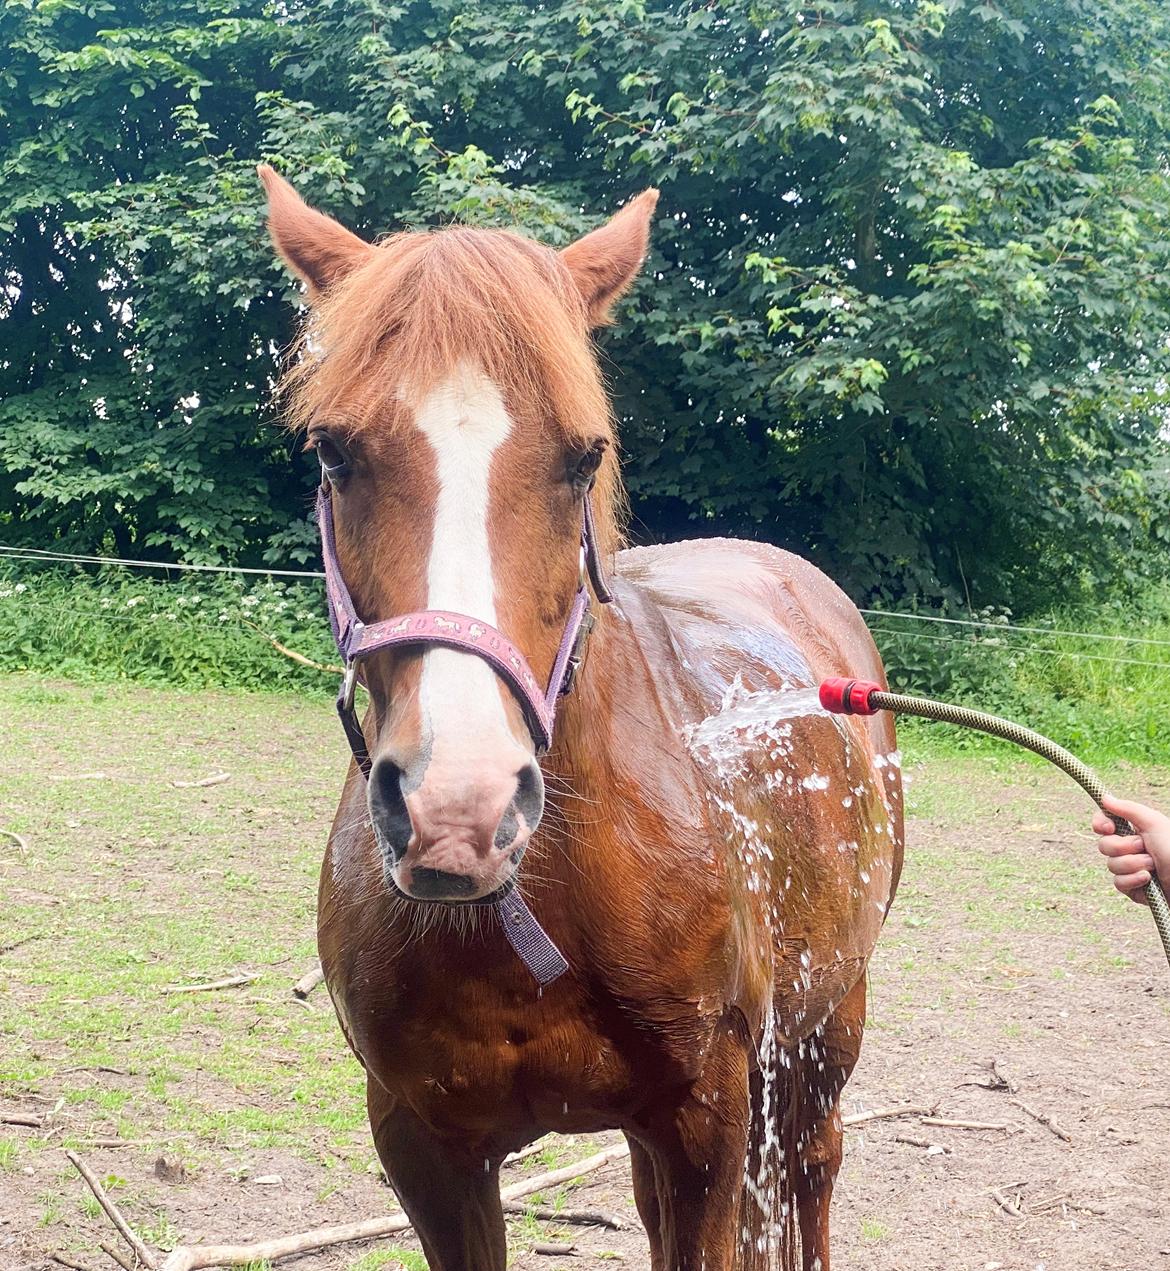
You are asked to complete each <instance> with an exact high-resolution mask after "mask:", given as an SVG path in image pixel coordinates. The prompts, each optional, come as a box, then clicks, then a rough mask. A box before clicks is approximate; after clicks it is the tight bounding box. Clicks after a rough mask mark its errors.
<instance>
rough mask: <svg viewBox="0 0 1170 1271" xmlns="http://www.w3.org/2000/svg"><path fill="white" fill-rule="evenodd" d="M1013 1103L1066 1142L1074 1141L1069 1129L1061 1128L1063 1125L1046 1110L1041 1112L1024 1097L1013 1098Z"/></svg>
mask: <svg viewBox="0 0 1170 1271" xmlns="http://www.w3.org/2000/svg"><path fill="white" fill-rule="evenodd" d="M1012 1103H1013V1104H1014V1105H1015V1106H1016V1107H1017V1108H1019V1109H1020V1111H1021V1112H1026V1113H1027V1114H1028V1115H1029V1116H1030V1117H1031V1118H1032V1120H1033V1121H1039V1122H1040V1124H1041V1125H1042V1126H1044V1128H1045V1129H1046V1130H1051V1131H1052V1133H1053V1134H1055V1135H1056V1137H1057V1138H1058V1139H1063V1140H1064V1141H1065V1142H1066V1143H1071V1142H1072V1135H1071V1134H1069V1133H1068V1131H1067V1130H1063V1129H1061V1127H1060V1126H1059V1125H1057V1124H1056V1122H1055V1121H1053V1119H1052V1118H1051V1117H1050V1116H1049V1115H1048V1114H1047V1113H1046V1112H1040V1111H1038V1110H1037V1109H1036V1108H1033V1107H1030V1106H1029V1105H1028V1104H1026V1103H1025V1102H1024V1101H1023V1099H1013V1100H1012Z"/></svg>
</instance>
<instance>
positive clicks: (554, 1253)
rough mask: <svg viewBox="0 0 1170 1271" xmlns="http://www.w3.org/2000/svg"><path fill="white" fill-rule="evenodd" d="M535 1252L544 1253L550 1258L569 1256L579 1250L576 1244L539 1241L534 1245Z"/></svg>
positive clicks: (533, 1250)
mask: <svg viewBox="0 0 1170 1271" xmlns="http://www.w3.org/2000/svg"><path fill="white" fill-rule="evenodd" d="M532 1252H533V1253H543V1254H545V1255H546V1256H547V1257H550V1258H558V1257H559V1258H567V1257H569V1256H570V1255H571V1254H574V1253H576V1252H577V1246H576V1245H558V1244H552V1243H551V1242H548V1241H544V1240H541V1241H538V1242H537V1243H536V1244H534V1245H533V1246H532Z"/></svg>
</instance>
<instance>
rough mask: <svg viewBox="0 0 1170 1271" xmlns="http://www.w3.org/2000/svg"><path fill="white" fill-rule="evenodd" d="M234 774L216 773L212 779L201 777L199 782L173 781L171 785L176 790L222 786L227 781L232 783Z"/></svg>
mask: <svg viewBox="0 0 1170 1271" xmlns="http://www.w3.org/2000/svg"><path fill="white" fill-rule="evenodd" d="M231 779H232V774H231V773H230V772H216V773H213V774H212V775H211V776H210V777H200V778H199V780H198V781H172V782H171V785H173V786H174V787H175V789H176V790H198V789H202V788H203V787H204V786H221V785H223V783H224V782H225V781H230V780H231Z"/></svg>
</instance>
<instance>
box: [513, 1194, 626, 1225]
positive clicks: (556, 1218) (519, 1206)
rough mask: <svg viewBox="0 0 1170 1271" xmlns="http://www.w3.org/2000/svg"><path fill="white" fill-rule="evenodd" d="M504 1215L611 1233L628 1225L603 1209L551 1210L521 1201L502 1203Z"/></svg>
mask: <svg viewBox="0 0 1170 1271" xmlns="http://www.w3.org/2000/svg"><path fill="white" fill-rule="evenodd" d="M504 1213H506V1214H531V1216H532V1217H533V1218H539V1219H540V1220H541V1222H568V1223H574V1224H576V1225H577V1226H579V1227H608V1228H609V1229H610V1230H611V1231H624V1230H625V1229H626V1227H627V1226H628V1225H629V1224H628V1223H626V1221H625V1220H624V1219H622V1218H619V1217H618V1216H617V1214H611V1213H609V1212H608V1211H606V1210H604V1209H553V1208H551V1207H550V1206H548V1205H535V1206H533V1205H526V1204H525V1203H524V1202H523V1201H522V1200H506V1201H504Z"/></svg>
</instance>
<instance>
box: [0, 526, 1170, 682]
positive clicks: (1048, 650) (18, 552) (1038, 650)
mask: <svg viewBox="0 0 1170 1271" xmlns="http://www.w3.org/2000/svg"><path fill="white" fill-rule="evenodd" d="M3 560H12V561H23V562H26V563H30V564H42V565H59V566H62V565H72V566H75V567H86V566H90V567H93V566H98V567H102V568H111V569H117V568H125V569H140V570H159V571H169V570H174V571H177V572H179V573H184V572H187V573H200V574H216V575H238V576H241V577H258V578H265V577H267V578H292V579H299V580H321V579H324V577H325V575H324V573H323V572H322V571H321V570H313V569H288V568H284V567H276V566H273V567H271V568H260V567H246V566H242V565H203V564H194V563H191V562H187V561H149V560H137V559H133V558H125V557H119V556H100V555H89V554H85V553H79V552H55V551H49V550H42V549H39V548H27V547H17V546H13V545H9V544H3V543H0V561H3ZM17 598H19V600H20V603H21V604H22V605H24V606H31V607H35V608H42V609H59V608H60V606H59V605H56V604H54V603H52V602H48V601H38V600H36V599H34V598H31V597H29V596H28V595H27V594H26V593H20V594H19V597H17V596H13V595H9V596H0V599H9V600H12V599H17ZM859 612H860V613H861V614H862V615H863V616H864V617H865V618H866V619H869V620H870V621H869V626H870V628H871V630H873V631H874V634H875V635H879V636H881V637H882V638H890V639H910V640H919V641H930V642H932V643H935V644H953V643H955V642H956V637H957V636H959V635H961V634H962V633H963V632H970V633H971V639H970V640H969V641H968V642H967V643H968V645H969V647H972V648H979V649H980V650H987V651H996V650H998V651H1002V652H1011V653H1013V654H1023V655H1026V656H1048V657H1061V658H1073V659H1075V660H1078V661H1086V662H1108V663H1112V664H1119V665H1127V666H1142V667H1147V668H1151V669H1157V670H1170V661H1166V662H1162V661H1153V660H1151V659H1149V658H1132V657H1123V656H1118V655H1116V654H1100V653H1084V652H1080V651H1076V650H1072V649H1057V648H1052V647H1050V646H1044V645H1036V644H1033V643H1030V642H1029V643H1026V644H1025V643H1022V642H1019V641H1014V640H1005V641H1002V642H1001V641H997V640H995V639H994V638H989V637H994V636H997V635H1008V634H1010V635H1023V636H1035V635H1040V636H1047V637H1048V638H1049V639H1054V638H1059V639H1074V640H1087V641H1094V640H1095V641H1105V642H1108V643H1111V644H1118V645H1130V646H1141V647H1143V648H1166V649H1170V640H1164V639H1158V638H1155V637H1152V636H1140V635H1137V636H1129V635H1119V634H1116V633H1113V632H1103V631H1074V630H1068V629H1063V628H1059V627H1044V626H1028V625H1020V624H1015V623H1009V622H1003V621H995V620H993V619H987V618H982V619H980V618H947V617H941V616H939V615H936V614H922V613H913V612H908V611H905V610H894V609H860V610H859ZM99 616H100V618H101V619H102V621H110V622H126V623H142V622H143V621H144V620H147V617H148V615H145V614H143V615H139V614H125V613H109V612H106V611H104V610H103V611H102V612H101V613H100V615H99ZM149 617H150V618H153V619H158V618H159V617H160V615H157V614H152V615H149ZM181 618H182V621H184V622H187V623H190V624H191V625H193V626H216V625H221V624H222V622H223V621H225V620H230V619H226V618H225V619H220V620H218V621H217V622H213V621H211V620H210V619H208V620H203V619H202V618H201V617H200V616H198V615H197V614H195V613H193V612H192V611H190V610H187V611H185V612H184V613H183V614H182V615H181ZM163 620H170V621H179V620H180V615H178V614H176V615H173V616H171V615H166V616H164V617H163ZM883 620H885V621H886V622H889V621H894V622H911V623H930V624H936V625H941V626H944V627H948V628H957V629H959V630H957V631H956V633H955V635H954V636H947V635H931V634H929V633H927V632H924V631H907V630H904V629H898V628H896V627H890V626H887V625H880V624H881V623H882V622H883ZM237 621H238V625H239V626H241V627H248V628H251V630H253V631H254V632H257V633H258V634H260V635H262V636H264V638H265V639H267V640H268V641H269V642H270V643H271V642H273V637H272V636H270V635H268V633H267V632H264V631H263V630H262V629H260V628H259V627H257V626H256V625H255V624H254V623H251V622H247V621H245V620H242V619H239V620H237ZM981 633H985V634H981Z"/></svg>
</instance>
